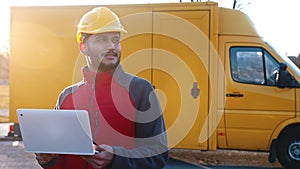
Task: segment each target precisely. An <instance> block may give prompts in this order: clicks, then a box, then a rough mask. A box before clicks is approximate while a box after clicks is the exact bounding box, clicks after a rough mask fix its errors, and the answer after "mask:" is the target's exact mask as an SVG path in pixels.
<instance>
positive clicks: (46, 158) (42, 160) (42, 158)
mask: <svg viewBox="0 0 300 169" xmlns="http://www.w3.org/2000/svg"><path fill="white" fill-rule="evenodd" d="M56 157H58V154H40V153H36V154H35V158H36V160H37V161H38V163H39V164H40V165H45V164H48V163H49V162H50V161H51V160H53V159H54V158H56Z"/></svg>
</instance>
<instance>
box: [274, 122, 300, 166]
mask: <svg viewBox="0 0 300 169" xmlns="http://www.w3.org/2000/svg"><path fill="white" fill-rule="evenodd" d="M299 131H300V126H298V125H297V126H291V128H289V129H288V130H285V131H283V133H282V134H280V136H279V138H278V142H277V146H276V152H277V158H278V161H279V162H280V164H281V165H282V166H284V167H285V168H290V169H299V168H300V134H299Z"/></svg>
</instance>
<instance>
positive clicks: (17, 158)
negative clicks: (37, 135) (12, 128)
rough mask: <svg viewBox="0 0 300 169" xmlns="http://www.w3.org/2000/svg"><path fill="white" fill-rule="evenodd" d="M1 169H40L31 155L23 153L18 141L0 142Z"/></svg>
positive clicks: (22, 147)
mask: <svg viewBox="0 0 300 169" xmlns="http://www.w3.org/2000/svg"><path fill="white" fill-rule="evenodd" d="M0 168H1V169H41V167H40V166H39V165H38V163H37V162H36V160H35V156H34V154H32V153H26V152H25V151H24V144H23V142H20V141H0Z"/></svg>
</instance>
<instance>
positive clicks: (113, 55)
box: [104, 52, 118, 59]
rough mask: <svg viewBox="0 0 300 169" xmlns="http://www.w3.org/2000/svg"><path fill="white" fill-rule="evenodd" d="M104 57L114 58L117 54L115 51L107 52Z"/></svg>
mask: <svg viewBox="0 0 300 169" xmlns="http://www.w3.org/2000/svg"><path fill="white" fill-rule="evenodd" d="M104 57H105V58H107V59H114V58H116V57H118V54H116V53H115V52H108V53H106V54H105V55H104Z"/></svg>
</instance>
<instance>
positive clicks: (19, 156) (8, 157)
mask: <svg viewBox="0 0 300 169" xmlns="http://www.w3.org/2000/svg"><path fill="white" fill-rule="evenodd" d="M170 154H171V157H173V158H175V159H179V160H183V161H186V162H189V163H193V164H196V165H204V166H234V167H241V166H247V167H257V168H264V169H266V168H273V169H275V168H276V169H282V167H281V166H280V164H279V163H278V162H276V163H274V164H270V163H269V162H268V155H269V154H268V153H265V152H251V151H236V150H217V151H199V150H183V149H172V150H171V153H170ZM0 168H1V169H41V167H40V166H39V165H38V163H37V162H36V160H35V156H34V154H32V153H26V152H25V151H24V144H23V142H22V141H0Z"/></svg>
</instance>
